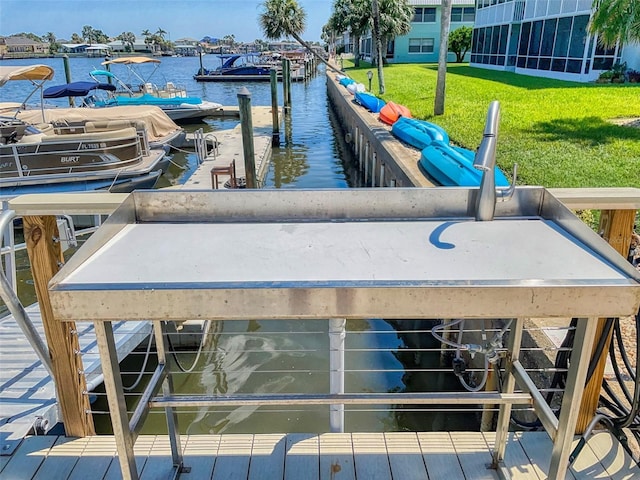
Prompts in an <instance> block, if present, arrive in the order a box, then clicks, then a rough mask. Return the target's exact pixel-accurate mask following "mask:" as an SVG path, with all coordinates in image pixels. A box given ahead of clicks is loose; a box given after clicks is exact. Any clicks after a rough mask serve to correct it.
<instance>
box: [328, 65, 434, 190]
mask: <svg viewBox="0 0 640 480" xmlns="http://www.w3.org/2000/svg"><path fill="white" fill-rule="evenodd" d="M327 95H328V97H329V102H330V103H331V105H332V106H333V109H334V111H335V112H336V114H337V116H338V118H339V119H340V123H341V125H342V129H343V131H344V132H345V139H346V141H347V143H348V144H349V146H350V148H351V149H352V152H353V154H354V157H355V158H356V159H357V162H358V165H359V167H360V170H361V171H362V172H364V180H365V181H364V185H365V186H371V187H433V186H434V184H433V183H432V182H430V181H429V179H428V178H427V177H426V176H425V175H424V174H423V173H422V171H420V168H419V167H418V161H419V160H420V151H418V150H417V149H415V148H413V147H410V146H407V145H405V144H403V143H402V142H401V141H400V140H398V139H397V138H396V137H394V136H393V135H392V133H391V128H390V127H389V126H388V125H385V124H384V123H382V122H381V121H380V120H378V114H374V113H371V112H369V111H368V110H365V109H364V108H363V107H361V106H360V105H357V104H355V103H354V102H353V95H351V94H350V93H349V92H348V91H347V89H345V88H344V87H343V86H342V85H340V84H339V83H338V82H337V81H336V79H335V74H334V73H333V72H328V73H327Z"/></svg>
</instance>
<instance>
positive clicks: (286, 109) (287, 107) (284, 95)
mask: <svg viewBox="0 0 640 480" xmlns="http://www.w3.org/2000/svg"><path fill="white" fill-rule="evenodd" d="M281 74H282V105H283V111H284V114H285V115H286V114H288V113H289V111H290V110H291V105H290V104H289V98H290V97H289V94H288V89H289V85H288V84H287V59H286V58H283V59H282V72H281Z"/></svg>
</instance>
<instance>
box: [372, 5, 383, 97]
mask: <svg viewBox="0 0 640 480" xmlns="http://www.w3.org/2000/svg"><path fill="white" fill-rule="evenodd" d="M371 7H372V10H373V12H372V13H373V36H374V40H375V42H376V58H377V60H376V63H377V64H378V65H377V66H378V91H379V92H380V95H384V70H383V67H384V65H383V64H382V39H381V38H380V7H379V5H378V0H372V2H371Z"/></svg>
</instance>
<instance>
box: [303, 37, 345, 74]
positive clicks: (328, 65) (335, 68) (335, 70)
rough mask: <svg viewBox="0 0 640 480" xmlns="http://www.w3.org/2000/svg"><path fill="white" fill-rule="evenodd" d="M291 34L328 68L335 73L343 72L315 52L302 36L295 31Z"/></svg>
mask: <svg viewBox="0 0 640 480" xmlns="http://www.w3.org/2000/svg"><path fill="white" fill-rule="evenodd" d="M291 36H292V37H293V38H295V39H296V41H297V42H298V43H299V44H300V45H302V46H303V47H304V48H306V49H307V50H309V52H311V53H312V54H313V55H315V57H316V58H317V59H318V60H320V61H321V62H322V63H324V64H325V65H326V66H327V67H328V68H330V69H331V70H333V71H334V72H336V73H339V74H341V75H344V72H343V71H342V70H340V69H339V68H337V67H334V66H333V65H331V64H330V63H329V62H327V61H326V60H325V59H324V58H323V57H322V56H320V55H318V52H316V51H315V50H314V49H313V48H311V45H309V44H308V43H307V42H305V41H304V40H303V39H302V38H300V36H299V35H298V34H297V33H292V34H291Z"/></svg>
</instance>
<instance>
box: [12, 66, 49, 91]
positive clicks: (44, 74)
mask: <svg viewBox="0 0 640 480" xmlns="http://www.w3.org/2000/svg"><path fill="white" fill-rule="evenodd" d="M54 74H55V72H54V70H53V68H51V67H49V66H48V65H14V66H10V65H6V66H4V65H3V66H0V87H1V86H2V85H4V84H5V83H7V82H8V81H10V80H30V81H32V82H34V81H38V80H40V81H45V80H51V79H52V78H53V75H54Z"/></svg>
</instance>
